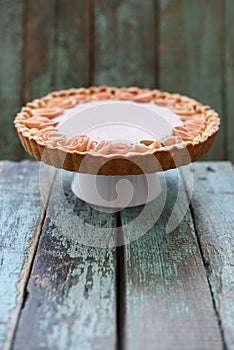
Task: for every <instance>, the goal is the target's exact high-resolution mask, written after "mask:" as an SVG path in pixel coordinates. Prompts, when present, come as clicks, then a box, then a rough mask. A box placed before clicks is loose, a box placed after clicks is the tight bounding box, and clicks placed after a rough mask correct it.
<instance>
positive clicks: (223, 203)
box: [185, 162, 234, 349]
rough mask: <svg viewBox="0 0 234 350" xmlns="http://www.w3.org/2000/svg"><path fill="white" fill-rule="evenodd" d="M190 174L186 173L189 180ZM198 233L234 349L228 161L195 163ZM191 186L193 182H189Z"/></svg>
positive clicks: (233, 208)
mask: <svg viewBox="0 0 234 350" xmlns="http://www.w3.org/2000/svg"><path fill="white" fill-rule="evenodd" d="M187 177H188V173H187V172H186V173H185V181H186V178H187ZM194 178H195V185H194V192H193V197H192V201H191V207H192V212H193V216H194V222H195V228H196V233H197V236H198V240H199V244H200V247H201V250H202V255H203V260H204V264H205V266H206V273H207V276H208V280H209V284H210V287H211V291H212V294H213V298H214V303H215V308H216V312H217V315H218V317H219V320H220V322H221V327H222V330H223V335H224V338H225V342H226V348H227V349H234V263H233V262H234V172H233V167H232V165H231V164H228V163H224V162H223V163H214V162H209V163H199V164H195V165H194ZM187 186H189V184H188V183H187Z"/></svg>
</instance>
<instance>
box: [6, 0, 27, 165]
mask: <svg viewBox="0 0 234 350" xmlns="http://www.w3.org/2000/svg"><path fill="white" fill-rule="evenodd" d="M22 23H23V0H22V1H14V0H9V1H6V0H4V1H0V77H1V79H0V106H1V112H0V117H1V128H0V159H15V160H19V159H22V158H24V157H25V155H26V153H25V152H24V151H23V147H20V142H19V138H18V137H17V134H16V132H15V129H14V125H13V120H14V118H15V115H16V112H17V111H18V109H19V107H20V105H21V102H22V101H21V97H22V91H21V88H22V50H23V24H22Z"/></svg>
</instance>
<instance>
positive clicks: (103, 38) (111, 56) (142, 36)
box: [94, 0, 157, 88]
mask: <svg viewBox="0 0 234 350" xmlns="http://www.w3.org/2000/svg"><path fill="white" fill-rule="evenodd" d="M154 3H155V2H154V1H153V0H145V1H141V0H124V1H119V0H110V1H108V2H107V1H105V0H94V43H95V46H94V59H95V65H94V84H97V85H103V84H105V85H111V86H113V85H117V86H129V85H139V86H143V87H149V88H150V87H154V86H155V74H156V72H155V65H156V59H157V58H156V44H157V30H156V27H157V25H156V21H155V12H154V9H155V5H154Z"/></svg>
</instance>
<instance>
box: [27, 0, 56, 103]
mask: <svg viewBox="0 0 234 350" xmlns="http://www.w3.org/2000/svg"><path fill="white" fill-rule="evenodd" d="M55 6H56V0H39V1H29V0H25V22H24V23H25V35H24V95H23V97H24V101H29V100H30V101H31V100H32V99H34V98H38V97H40V96H44V95H46V94H47V93H48V92H50V91H51V90H53V89H54V75H55V57H54V55H55V50H54V47H55V39H56V33H55V26H56V22H55V21H56V11H55Z"/></svg>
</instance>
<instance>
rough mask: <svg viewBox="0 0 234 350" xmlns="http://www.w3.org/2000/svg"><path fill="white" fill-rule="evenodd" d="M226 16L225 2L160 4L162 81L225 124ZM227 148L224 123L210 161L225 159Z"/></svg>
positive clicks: (193, 0) (163, 85)
mask: <svg viewBox="0 0 234 350" xmlns="http://www.w3.org/2000/svg"><path fill="white" fill-rule="evenodd" d="M232 5H233V4H232ZM222 13H223V11H222V1H221V0H207V1H206V2H204V1H203V0H191V1H187V0H176V1H175V0H166V1H161V2H160V53H159V55H160V63H159V70H160V71H159V81H160V87H161V88H162V89H165V90H169V91H174V92H177V91H178V92H181V93H183V94H185V95H190V96H191V97H193V98H196V99H198V100H200V101H201V102H203V103H205V104H209V105H211V106H212V107H213V108H214V109H215V110H217V112H218V113H219V114H220V117H221V120H222V121H223V101H222V88H223V82H222V80H223V79H222V64H223V62H222V49H223V44H222V41H223V35H222ZM230 18H232V17H230ZM230 79H232V78H230ZM230 118H231V117H230ZM223 145H224V139H223V122H222V126H221V130H220V131H219V133H218V136H217V138H216V141H215V144H214V146H213V148H212V149H211V151H210V152H209V154H208V158H209V159H213V160H216V159H223V157H224V147H223Z"/></svg>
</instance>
